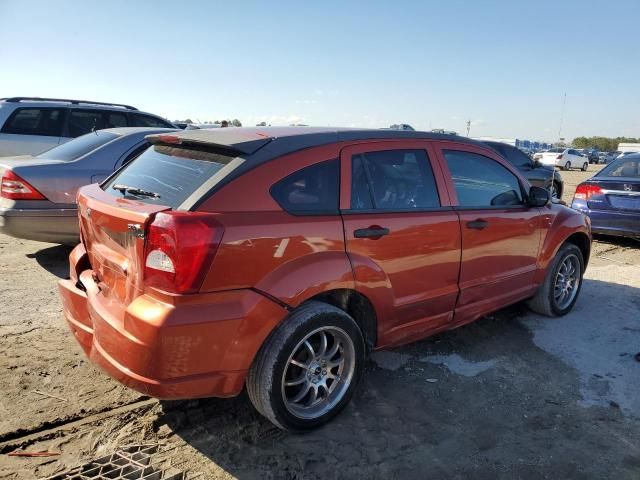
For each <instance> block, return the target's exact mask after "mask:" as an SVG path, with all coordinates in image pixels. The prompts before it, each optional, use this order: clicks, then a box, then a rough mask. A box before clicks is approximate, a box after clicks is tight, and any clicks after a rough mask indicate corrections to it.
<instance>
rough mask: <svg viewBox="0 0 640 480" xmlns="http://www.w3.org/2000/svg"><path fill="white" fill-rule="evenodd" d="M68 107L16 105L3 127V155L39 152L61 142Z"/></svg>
mask: <svg viewBox="0 0 640 480" xmlns="http://www.w3.org/2000/svg"><path fill="white" fill-rule="evenodd" d="M64 114H65V110H64V109H61V108H47V107H19V108H16V109H15V110H14V111H13V112H12V113H11V115H9V117H8V118H7V120H6V121H5V122H4V124H3V125H2V128H0V156H10V155H37V154H39V153H42V152H44V151H45V150H49V149H50V148H53V147H55V146H56V145H58V143H60V136H61V134H62V127H63V125H64Z"/></svg>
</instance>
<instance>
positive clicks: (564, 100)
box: [558, 92, 567, 141]
mask: <svg viewBox="0 0 640 480" xmlns="http://www.w3.org/2000/svg"><path fill="white" fill-rule="evenodd" d="M566 103H567V92H564V97H562V109H561V110H560V126H559V127H558V141H562V140H560V139H561V138H562V122H563V120H564V106H565V105H566Z"/></svg>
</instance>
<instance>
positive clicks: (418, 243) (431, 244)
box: [340, 141, 460, 344]
mask: <svg viewBox="0 0 640 480" xmlns="http://www.w3.org/2000/svg"><path fill="white" fill-rule="evenodd" d="M432 157H433V152H432V151H431V150H430V147H429V145H428V143H426V142H424V141H403V142H375V143H364V144H359V145H355V146H350V147H347V148H344V149H343V150H342V151H341V168H342V184H341V200H340V204H341V211H342V217H343V221H344V229H345V240H346V245H347V252H348V254H349V257H350V260H351V262H352V266H353V271H354V275H355V281H356V286H357V287H356V288H358V290H360V291H362V292H363V293H365V294H366V295H367V296H368V297H369V298H371V299H372V300H373V301H374V304H376V310H377V311H378V312H379V319H378V324H379V330H380V332H379V333H380V338H379V343H380V344H393V343H399V342H402V341H407V340H410V339H414V338H420V337H423V336H425V335H427V334H429V333H432V332H434V331H436V330H439V329H442V328H446V327H447V326H448V325H449V323H450V321H451V318H452V311H453V308H454V306H455V301H456V298H457V295H458V286H457V282H458V270H459V266H460V225H459V221H458V216H457V214H456V213H455V212H454V211H453V209H452V208H451V206H450V203H449V198H448V196H447V192H446V189H445V186H444V179H443V177H442V172H441V171H440V169H439V167H438V166H437V164H436V165H434V164H433V163H432V162H431V158H432ZM387 306H390V308H388V309H387V308H385V307H387Z"/></svg>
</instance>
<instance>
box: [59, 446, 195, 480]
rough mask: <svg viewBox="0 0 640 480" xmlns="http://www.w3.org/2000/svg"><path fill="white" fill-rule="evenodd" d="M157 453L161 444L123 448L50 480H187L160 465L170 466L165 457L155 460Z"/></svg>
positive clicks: (174, 470) (169, 468)
mask: <svg viewBox="0 0 640 480" xmlns="http://www.w3.org/2000/svg"><path fill="white" fill-rule="evenodd" d="M157 452H158V446H157V445H132V446H129V447H123V448H121V449H120V450H118V451H116V452H115V453H112V454H111V455H105V456H104V457H100V458H98V459H96V460H92V461H91V462H89V463H87V464H85V465H82V466H81V467H76V468H74V469H72V470H70V471H68V472H66V473H62V474H58V475H55V476H53V477H50V478H49V480H106V479H110V480H187V476H186V474H185V473H184V472H182V471H178V469H176V468H174V467H171V466H169V467H168V468H166V467H164V465H161V466H158V464H159V463H161V464H164V463H170V462H166V458H164V459H162V457H163V455H159V458H155V457H154V459H153V460H154V461H152V455H154V454H155V453H157ZM158 460H159V461H158Z"/></svg>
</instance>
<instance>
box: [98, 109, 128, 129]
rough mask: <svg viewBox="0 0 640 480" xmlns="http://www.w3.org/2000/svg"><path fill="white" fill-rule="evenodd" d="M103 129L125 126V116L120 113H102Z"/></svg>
mask: <svg viewBox="0 0 640 480" xmlns="http://www.w3.org/2000/svg"><path fill="white" fill-rule="evenodd" d="M104 117H105V119H104V128H117V127H126V126H127V116H126V115H125V114H124V113H120V112H104Z"/></svg>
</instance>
